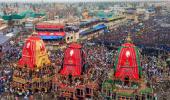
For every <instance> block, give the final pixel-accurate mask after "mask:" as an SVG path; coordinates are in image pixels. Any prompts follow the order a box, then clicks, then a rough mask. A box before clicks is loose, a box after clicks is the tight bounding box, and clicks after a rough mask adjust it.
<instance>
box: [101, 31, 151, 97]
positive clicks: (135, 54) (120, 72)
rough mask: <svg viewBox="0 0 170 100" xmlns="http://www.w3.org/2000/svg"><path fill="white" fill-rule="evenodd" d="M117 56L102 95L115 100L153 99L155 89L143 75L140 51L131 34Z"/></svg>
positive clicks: (103, 86)
mask: <svg viewBox="0 0 170 100" xmlns="http://www.w3.org/2000/svg"><path fill="white" fill-rule="evenodd" d="M115 58H116V59H115V63H114V67H113V70H112V72H110V73H111V74H109V75H110V77H109V79H107V80H106V81H105V82H103V84H102V96H103V97H105V98H107V99H113V100H121V99H123V100H131V99H134V100H146V99H147V100H153V89H152V88H151V87H150V86H147V81H146V80H145V79H144V77H143V76H142V68H141V62H140V58H141V57H140V52H139V49H138V47H136V46H135V45H134V44H133V42H132V40H131V36H130V34H128V36H127V38H126V42H125V43H124V44H122V45H121V46H120V47H119V48H118V52H117V55H116V57H115Z"/></svg>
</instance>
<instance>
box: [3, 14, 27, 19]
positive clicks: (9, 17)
mask: <svg viewBox="0 0 170 100" xmlns="http://www.w3.org/2000/svg"><path fill="white" fill-rule="evenodd" d="M23 18H25V16H24V15H19V14H10V15H3V16H2V19H4V20H12V19H23Z"/></svg>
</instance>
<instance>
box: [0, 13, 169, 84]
mask: <svg viewBox="0 0 170 100" xmlns="http://www.w3.org/2000/svg"><path fill="white" fill-rule="evenodd" d="M159 19H162V20H159ZM167 20H168V21H169V20H170V18H168V16H166V17H165V16H162V15H158V16H155V17H151V18H150V19H149V20H147V21H143V22H142V23H131V24H126V25H122V26H120V27H118V28H117V29H114V30H110V33H107V34H104V35H101V36H100V37H98V38H97V39H94V40H91V41H86V42H83V43H82V46H83V50H84V51H85V52H86V61H87V64H88V67H89V68H91V69H92V70H93V71H92V73H91V74H92V77H91V78H92V79H93V80H95V79H97V78H100V79H99V80H100V81H104V80H105V79H107V78H108V72H110V70H111V69H113V65H114V60H115V57H116V55H117V47H119V46H120V45H121V44H123V43H124V41H125V38H126V37H127V33H131V37H132V40H133V43H134V44H135V45H136V46H139V47H140V50H141V65H142V71H143V75H144V77H145V78H146V80H147V81H148V82H150V83H151V84H152V85H153V87H154V85H155V84H154V82H158V81H162V80H163V79H164V78H167V77H170V65H169V64H168V63H167V62H166V59H167V58H168V57H169V55H168V52H169V49H168V47H170V41H169V38H170V35H168V34H169V33H168V32H169V31H170V30H169V28H167V27H161V25H160V23H162V22H164V21H167ZM161 45H165V46H166V47H167V48H166V47H165V48H162V50H163V51H164V52H163V53H162V52H161V53H160V52H154V54H152V55H151V53H150V52H149V50H147V49H145V48H146V47H154V49H155V50H157V48H158V47H160V46H161ZM142 46H144V47H142ZM115 47H116V48H115ZM154 49H153V50H154ZM21 50H22V47H21V46H19V45H17V44H14V45H11V48H10V49H9V50H8V51H7V52H6V53H5V55H4V58H3V61H2V63H3V65H1V66H2V67H1V69H0V72H1V73H0V76H1V77H2V76H5V78H6V79H7V80H5V81H4V82H5V83H6V84H8V83H9V81H10V80H11V78H12V74H13V69H11V63H12V62H17V61H18V60H19V59H20V58H21ZM146 51H148V52H146ZM158 51H159V50H158ZM49 58H50V60H51V62H52V63H54V64H55V65H56V66H57V67H61V66H62V64H63V59H64V50H62V49H57V50H55V51H50V52H49ZM58 69H60V68H58ZM45 71H46V72H42V73H38V75H40V76H43V75H42V74H43V73H48V72H52V69H48V68H47V70H45ZM40 72H41V71H40ZM14 73H15V74H16V73H19V72H14ZM21 73H22V74H16V75H19V76H20V77H25V76H27V75H26V74H29V73H25V72H22V71H21ZM24 75H25V76H24ZM40 76H39V77H40ZM99 76H100V77H99ZM25 78H27V77H25ZM28 78H29V77H28ZM151 80H153V81H151ZM155 80H156V81H155Z"/></svg>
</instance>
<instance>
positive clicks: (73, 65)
mask: <svg viewBox="0 0 170 100" xmlns="http://www.w3.org/2000/svg"><path fill="white" fill-rule="evenodd" d="M83 61H84V53H83V52H82V46H81V45H80V44H77V43H72V44H70V45H69V46H68V47H67V49H66V50H65V53H64V61H63V68H62V69H61V71H60V73H61V74H62V75H72V76H79V75H81V73H82V68H83V65H84V64H83V63H84V62H83Z"/></svg>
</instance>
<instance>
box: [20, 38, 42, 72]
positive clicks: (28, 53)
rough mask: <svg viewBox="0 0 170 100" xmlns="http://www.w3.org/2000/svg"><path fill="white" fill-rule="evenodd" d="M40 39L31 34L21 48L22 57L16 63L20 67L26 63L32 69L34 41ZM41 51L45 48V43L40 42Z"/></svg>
mask: <svg viewBox="0 0 170 100" xmlns="http://www.w3.org/2000/svg"><path fill="white" fill-rule="evenodd" d="M39 41H41V39H40V38H39V37H34V36H31V37H29V38H28V39H27V40H26V42H25V45H24V47H23V50H22V58H21V59H20V60H19V62H18V65H19V66H20V67H24V66H25V65H27V67H29V68H31V69H33V68H34V66H35V64H36V46H37V45H36V43H37V42H39ZM40 48H41V50H42V51H44V50H45V45H44V44H42V47H40Z"/></svg>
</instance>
